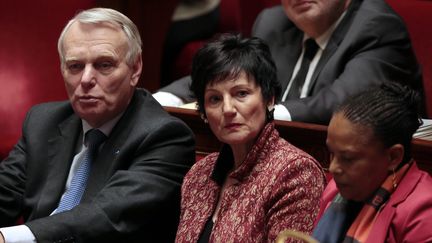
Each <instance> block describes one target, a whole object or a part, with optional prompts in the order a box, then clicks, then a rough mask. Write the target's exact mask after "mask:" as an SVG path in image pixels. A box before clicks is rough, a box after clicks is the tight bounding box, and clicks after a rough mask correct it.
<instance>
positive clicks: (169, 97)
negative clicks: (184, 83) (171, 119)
mask: <svg viewBox="0 0 432 243" xmlns="http://www.w3.org/2000/svg"><path fill="white" fill-rule="evenodd" d="M153 98H155V99H156V100H157V101H158V102H159V104H161V105H163V106H174V107H179V106H181V105H183V104H184V102H183V100H182V99H180V98H179V97H177V96H175V95H173V94H171V93H168V92H162V91H159V92H156V93H154V94H153Z"/></svg>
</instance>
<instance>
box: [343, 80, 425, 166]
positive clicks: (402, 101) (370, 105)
mask: <svg viewBox="0 0 432 243" xmlns="http://www.w3.org/2000/svg"><path fill="white" fill-rule="evenodd" d="M420 109H421V97H420V95H419V94H418V93H417V92H416V91H414V90H411V89H410V88H408V87H407V86H403V85H401V84H399V83H396V82H384V83H383V84H381V86H379V87H375V88H371V89H369V90H366V91H364V92H361V93H359V94H358V95H355V96H353V97H351V98H349V99H347V101H345V102H344V103H343V104H342V105H341V106H340V107H339V108H338V109H337V110H336V111H335V113H340V114H342V115H343V116H344V117H345V118H347V119H348V120H349V121H351V122H352V123H355V124H360V125H363V126H367V127H370V128H372V130H373V133H374V136H375V137H376V138H378V139H379V140H380V141H381V142H382V143H383V144H384V146H386V147H391V146H393V145H394V144H402V145H403V146H404V150H405V153H404V158H403V161H402V163H401V165H403V164H405V163H407V162H408V161H409V160H410V159H411V140H412V136H413V134H414V133H415V131H416V130H417V129H418V128H419V126H421V125H422V124H423V121H422V120H421V118H420Z"/></svg>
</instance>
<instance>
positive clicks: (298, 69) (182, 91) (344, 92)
mask: <svg viewBox="0 0 432 243" xmlns="http://www.w3.org/2000/svg"><path fill="white" fill-rule="evenodd" d="M281 2H282V6H276V7H273V8H270V9H265V10H264V11H263V12H262V13H261V14H260V15H259V16H258V17H257V19H256V21H255V24H254V27H253V30H252V35H253V36H256V37H259V38H261V39H263V40H264V41H265V42H266V43H267V44H268V45H269V47H270V51H271V53H272V55H273V58H274V61H275V63H276V66H277V68H278V73H277V75H278V79H279V81H280V82H281V85H282V96H281V99H280V100H279V101H280V104H278V105H276V107H275V118H276V119H281V120H293V121H302V122H311V123H320V124H326V125H327V124H328V122H329V120H330V118H331V115H332V113H333V111H334V110H335V109H336V107H337V106H338V105H339V104H341V103H342V102H343V101H344V100H345V99H346V98H348V97H350V96H351V95H354V94H357V93H359V92H361V91H363V90H365V89H367V88H368V87H371V86H374V85H379V84H380V83H382V82H384V81H395V80H396V81H405V80H407V81H406V82H405V83H406V84H407V85H409V86H410V87H411V88H413V89H415V90H418V91H419V92H420V93H423V84H422V75H421V70H420V67H419V65H418V63H417V60H416V57H415V55H414V52H413V49H412V45H411V41H410V38H409V35H408V32H407V29H406V27H405V24H404V22H403V21H402V19H401V18H400V17H399V16H398V15H397V14H396V13H395V12H394V11H393V10H392V9H391V8H390V7H389V6H388V5H387V4H386V2H385V1H383V0H316V1H300V0H282V1H281ZM306 47H307V48H306ZM306 49H307V50H306ZM188 80H189V81H188ZM189 82H190V78H189V79H188V78H183V79H180V80H179V81H176V82H173V83H172V84H171V85H169V86H166V87H164V88H162V89H161V90H159V92H157V93H155V94H154V97H155V98H156V99H157V100H158V101H159V102H160V103H161V104H163V105H168V106H170V105H171V106H178V105H181V104H183V103H185V102H186V103H187V102H191V101H193V100H194V99H195V98H194V97H193V95H192V94H191V93H190V92H188V86H189Z"/></svg>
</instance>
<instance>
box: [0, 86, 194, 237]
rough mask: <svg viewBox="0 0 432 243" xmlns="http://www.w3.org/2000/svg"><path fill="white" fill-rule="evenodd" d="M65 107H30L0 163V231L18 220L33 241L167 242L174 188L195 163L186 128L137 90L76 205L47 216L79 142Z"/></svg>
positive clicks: (173, 221)
mask: <svg viewBox="0 0 432 243" xmlns="http://www.w3.org/2000/svg"><path fill="white" fill-rule="evenodd" d="M81 133H82V125H81V120H80V118H79V117H77V116H76V115H75V113H74V111H73V109H72V107H71V105H70V103H69V102H55V103H47V104H42V105H37V106H35V107H33V108H32V109H31V110H30V111H29V112H28V114H27V117H26V119H25V122H24V125H23V135H22V138H21V139H20V140H19V142H18V144H17V145H16V146H15V147H14V149H13V150H12V151H11V153H10V154H9V157H8V158H7V159H5V160H4V161H3V162H2V163H1V164H0V226H9V225H12V224H14V222H16V220H17V218H18V217H19V216H21V215H22V216H23V217H24V220H25V221H26V223H25V224H26V225H27V226H28V227H29V228H30V230H31V231H32V232H33V233H34V235H35V236H36V238H37V241H38V242H60V241H61V242H172V241H173V240H174V238H175V233H176V229H177V223H178V217H179V206H180V186H181V183H182V181H183V177H184V175H185V173H186V172H187V171H188V169H189V168H190V166H191V165H192V164H193V162H194V161H195V157H194V155H195V153H194V139H193V135H192V132H191V130H190V129H189V128H188V127H187V126H186V125H185V124H184V123H183V122H181V121H180V120H178V119H176V118H174V117H172V116H170V115H168V114H167V113H166V112H165V111H164V110H163V109H162V107H161V106H160V105H159V104H158V103H157V101H155V100H154V99H153V98H152V96H151V94H150V93H148V92H147V91H144V90H137V91H135V94H134V96H133V98H132V100H131V103H130V105H129V106H128V108H127V110H126V111H125V113H124V114H123V116H122V117H121V119H120V120H119V121H118V123H117V124H116V126H115V127H114V128H113V130H112V132H111V134H110V136H109V138H108V139H107V141H106V142H105V144H104V145H103V146H102V148H101V151H100V152H99V155H98V157H97V159H96V161H94V163H93V165H92V170H91V174H90V178H89V181H88V185H87V188H86V191H85V194H84V196H83V199H82V201H81V204H79V205H78V206H76V207H75V208H74V209H72V210H70V211H67V212H64V213H59V214H56V215H53V216H50V217H48V215H49V214H50V213H51V212H52V211H53V210H54V209H55V208H56V207H57V205H58V202H59V200H60V197H61V195H62V193H63V190H64V186H65V182H66V179H67V176H68V173H69V169H70V165H71V162H72V159H73V157H74V155H75V154H76V152H77V144H79V140H80V139H82V135H81Z"/></svg>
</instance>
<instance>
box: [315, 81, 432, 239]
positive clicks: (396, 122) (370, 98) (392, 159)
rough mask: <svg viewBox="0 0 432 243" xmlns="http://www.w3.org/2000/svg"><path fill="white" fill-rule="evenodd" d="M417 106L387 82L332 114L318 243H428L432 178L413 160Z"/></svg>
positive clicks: (401, 89)
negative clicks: (329, 156)
mask: <svg viewBox="0 0 432 243" xmlns="http://www.w3.org/2000/svg"><path fill="white" fill-rule="evenodd" d="M419 100H420V99H419V95H418V94H417V93H416V92H414V91H412V90H410V89H408V88H407V87H405V86H402V85H400V84H397V83H390V82H389V83H384V84H383V85H381V87H377V88H375V89H371V90H368V91H365V92H363V93H360V94H359V95H357V96H355V97H353V98H351V99H349V100H348V101H347V102H346V103H344V104H343V105H342V106H341V107H340V108H338V109H337V110H336V112H335V113H334V115H333V117H332V119H331V120H330V125H329V127H328V135H327V146H328V148H329V151H330V152H331V154H332V158H331V162H330V173H331V174H332V176H333V180H332V181H331V182H330V183H329V184H328V186H327V188H326V189H325V191H324V193H323V198H322V204H321V210H320V214H319V216H318V220H317V222H318V223H317V225H316V227H315V229H314V233H313V236H314V237H315V238H316V239H318V240H319V242H323V243H324V242H329V243H330V242H374V243H375V242H431V241H432V231H431V230H430V229H431V228H432V191H431V188H432V178H431V177H430V175H429V174H428V173H427V172H424V171H421V170H419V169H418V167H417V164H416V162H415V161H414V160H413V159H412V157H411V140H412V136H413V133H414V132H415V131H416V130H417V128H418V127H419V126H420V125H421V123H422V122H421V119H420V116H419V113H418V110H419V106H420V102H419Z"/></svg>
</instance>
